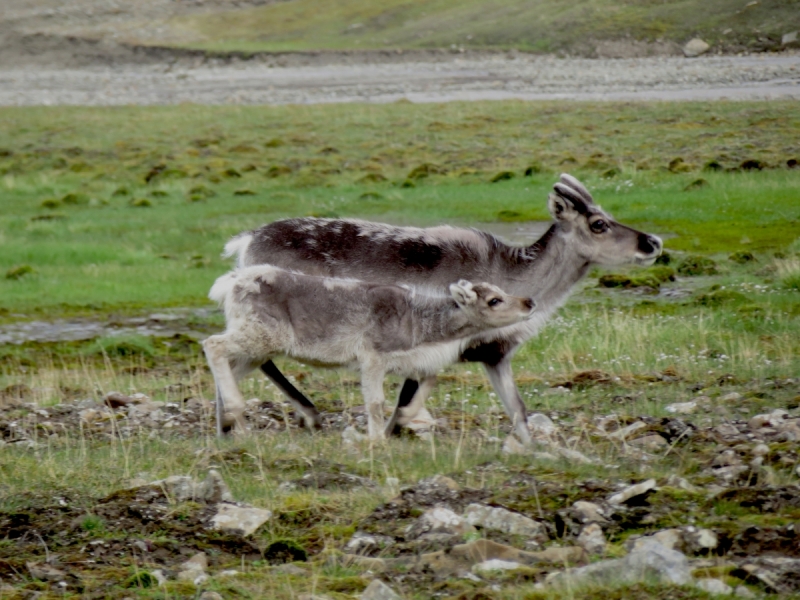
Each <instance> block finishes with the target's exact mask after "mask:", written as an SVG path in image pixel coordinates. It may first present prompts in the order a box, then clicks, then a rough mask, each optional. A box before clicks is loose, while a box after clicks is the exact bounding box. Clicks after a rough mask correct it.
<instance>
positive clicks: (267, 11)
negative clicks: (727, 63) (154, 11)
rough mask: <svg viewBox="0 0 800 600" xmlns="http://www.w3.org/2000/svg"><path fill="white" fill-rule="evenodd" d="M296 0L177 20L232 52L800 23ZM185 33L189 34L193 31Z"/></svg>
mask: <svg viewBox="0 0 800 600" xmlns="http://www.w3.org/2000/svg"><path fill="white" fill-rule="evenodd" d="M745 4H746V3H744V4H743V3H742V2H739V1H737V0H710V1H708V0H707V1H700V0H681V1H679V2H654V1H645V2H642V1H636V0H628V1H626V2H610V1H608V0H591V1H589V0H583V1H580V2H561V1H558V0H543V1H539V2H534V3H532V2H528V1H526V0H503V1H502V2H489V1H487V0H467V1H463V2H458V3H455V2H453V1H452V0H433V1H430V0H425V1H423V0H387V1H386V2H380V3H375V2H369V1H368V0H345V1H341V2H323V3H320V2H314V1H313V0H296V1H294V2H282V3H274V4H270V5H268V6H263V7H256V8H249V9H238V10H229V11H227V12H222V13H220V12H214V13H211V14H208V15H200V16H190V17H180V18H175V19H173V20H172V22H171V23H170V24H171V25H172V26H173V27H176V28H179V29H180V30H181V33H182V34H183V35H184V36H185V35H187V32H188V34H189V35H192V36H193V37H194V38H195V39H196V40H197V41H195V42H192V43H189V44H186V45H189V46H191V47H200V48H205V49H209V50H216V51H219V50H223V51H230V50H236V51H244V52H254V51H265V50H266V51H296V50H320V49H324V50H350V49H385V48H450V47H460V48H518V49H521V50H526V51H533V52H556V51H566V52H579V53H591V52H592V50H593V49H594V43H595V42H597V41H601V40H626V39H627V40H631V39H632V40H641V41H650V42H652V41H656V40H670V41H674V42H677V43H681V44H682V43H685V42H686V41H688V40H689V39H690V38H692V37H695V36H698V35H699V36H701V37H703V38H705V39H706V40H707V41H708V42H709V43H711V44H712V46H714V47H717V48H724V49H728V50H730V49H737V50H738V49H758V50H762V49H768V48H776V47H779V46H780V39H781V36H782V35H783V34H784V33H786V32H788V31H792V30H793V29H797V28H798V27H800V16H798V11H797V3H796V2H793V1H791V0H762V1H761V2H759V3H757V4H753V5H750V4H746V6H745ZM184 39H185V38H184Z"/></svg>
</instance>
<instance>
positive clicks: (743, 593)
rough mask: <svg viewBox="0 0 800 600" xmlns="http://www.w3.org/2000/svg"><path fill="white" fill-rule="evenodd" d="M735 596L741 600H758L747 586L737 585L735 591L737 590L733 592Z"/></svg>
mask: <svg viewBox="0 0 800 600" xmlns="http://www.w3.org/2000/svg"><path fill="white" fill-rule="evenodd" d="M733 595H734V596H738V597H739V598H748V599H749V598H756V597H757V596H756V595H755V594H754V593H753V592H752V591H751V590H750V588H748V587H746V586H743V585H737V586H736V589H735V590H733Z"/></svg>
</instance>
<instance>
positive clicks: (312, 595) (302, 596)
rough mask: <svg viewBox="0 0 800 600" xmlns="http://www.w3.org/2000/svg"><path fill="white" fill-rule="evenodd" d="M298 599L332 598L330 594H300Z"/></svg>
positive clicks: (325, 599) (320, 599)
mask: <svg viewBox="0 0 800 600" xmlns="http://www.w3.org/2000/svg"><path fill="white" fill-rule="evenodd" d="M297 600H332V599H331V597H330V596H326V595H324V594H300V595H299V596H298V597H297Z"/></svg>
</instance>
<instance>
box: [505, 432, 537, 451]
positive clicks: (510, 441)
mask: <svg viewBox="0 0 800 600" xmlns="http://www.w3.org/2000/svg"><path fill="white" fill-rule="evenodd" d="M529 451H530V449H529V448H526V447H525V445H524V444H523V443H522V442H520V441H519V440H518V439H517V438H515V437H514V436H513V435H509V436H508V437H507V438H506V441H504V442H503V449H502V453H503V454H507V455H509V456H516V455H520V454H528V452H529Z"/></svg>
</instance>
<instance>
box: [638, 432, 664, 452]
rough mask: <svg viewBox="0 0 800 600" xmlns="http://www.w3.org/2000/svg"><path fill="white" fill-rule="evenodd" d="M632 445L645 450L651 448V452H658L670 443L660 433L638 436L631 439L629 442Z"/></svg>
mask: <svg viewBox="0 0 800 600" xmlns="http://www.w3.org/2000/svg"><path fill="white" fill-rule="evenodd" d="M628 444H630V445H631V446H636V447H638V448H643V449H644V450H649V451H651V452H656V451H658V450H663V449H664V448H666V447H667V446H669V444H668V443H667V440H665V439H664V438H663V437H661V436H660V435H658V434H653V435H646V436H644V437H640V438H636V439H635V440H631V441H630V442H628Z"/></svg>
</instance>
